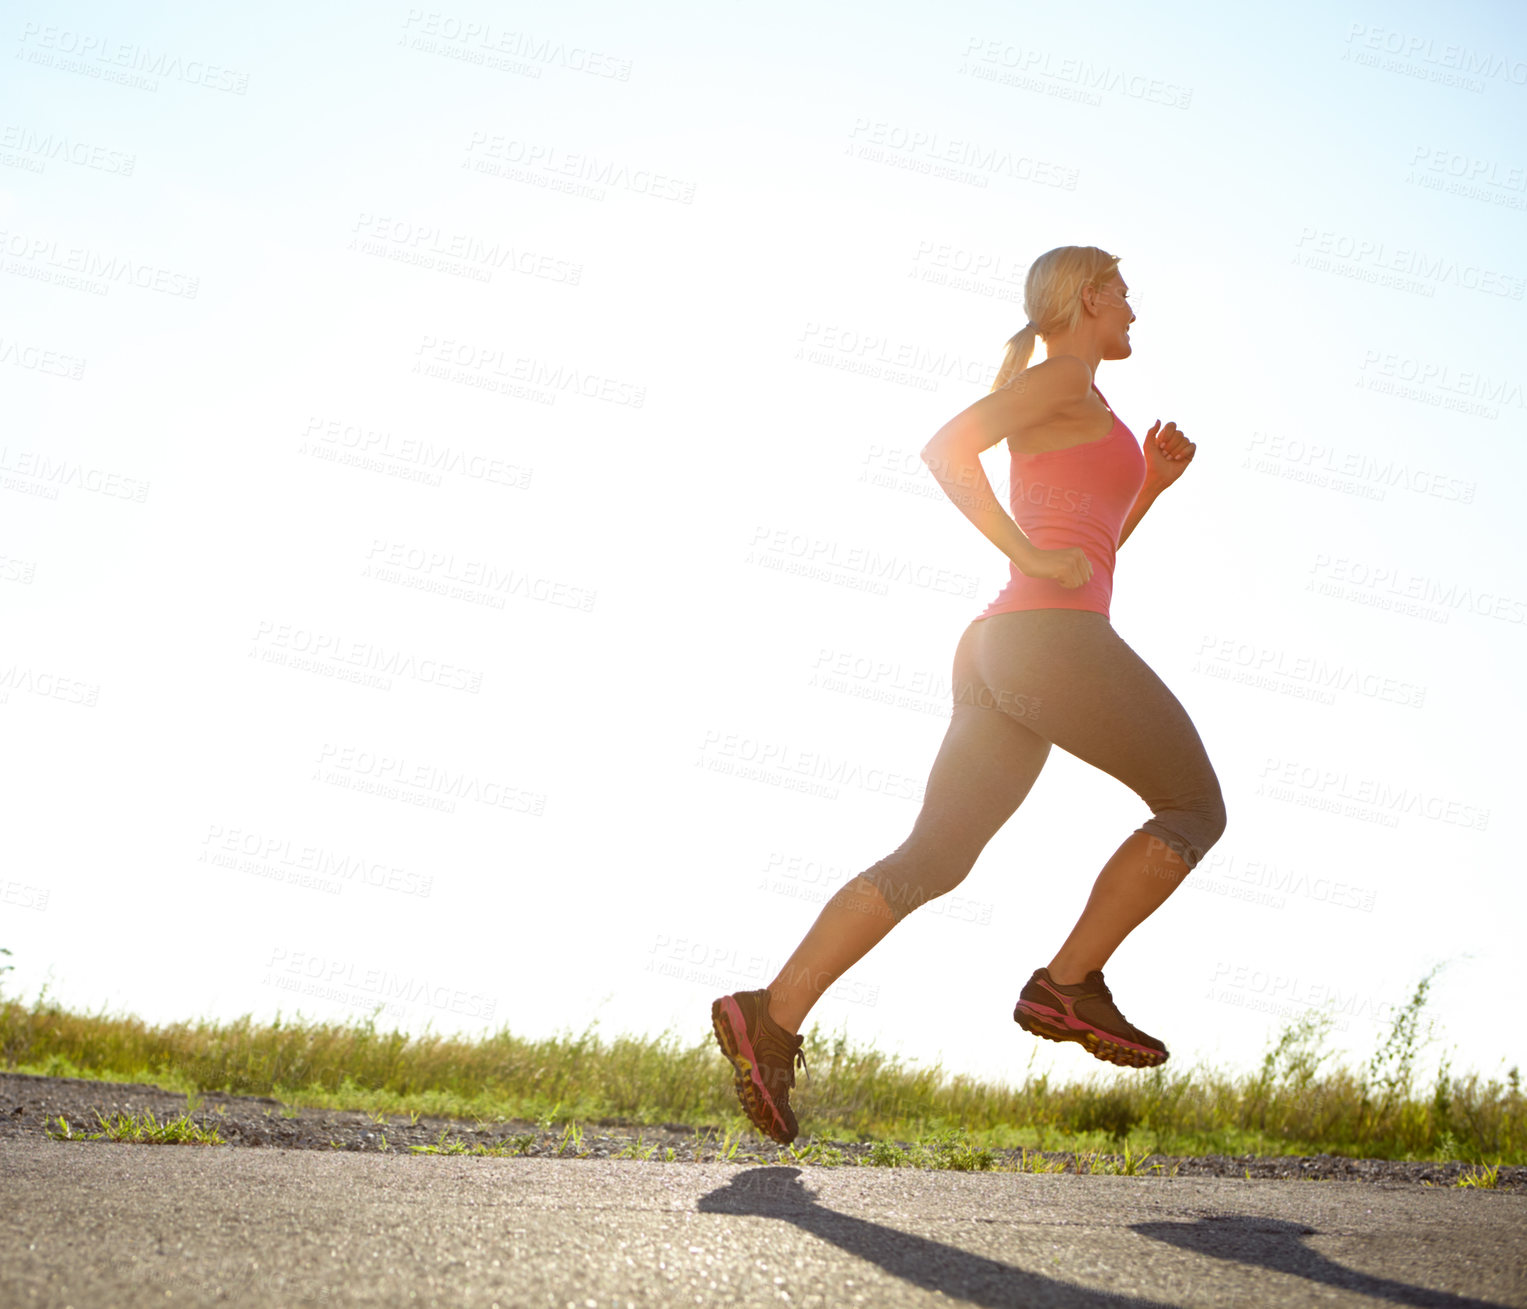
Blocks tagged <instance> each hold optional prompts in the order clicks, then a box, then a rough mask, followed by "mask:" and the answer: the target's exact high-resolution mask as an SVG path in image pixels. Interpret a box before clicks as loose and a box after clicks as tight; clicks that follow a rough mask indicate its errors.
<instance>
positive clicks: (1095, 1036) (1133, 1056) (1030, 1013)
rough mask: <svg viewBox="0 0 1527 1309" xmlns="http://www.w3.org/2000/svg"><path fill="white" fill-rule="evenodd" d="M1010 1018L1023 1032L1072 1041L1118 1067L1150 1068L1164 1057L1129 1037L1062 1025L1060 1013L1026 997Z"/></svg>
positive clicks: (1165, 1058) (1063, 1021) (1165, 1057)
mask: <svg viewBox="0 0 1527 1309" xmlns="http://www.w3.org/2000/svg"><path fill="white" fill-rule="evenodd" d="M1013 1021H1014V1022H1015V1023H1017V1024H1018V1026H1019V1027H1021V1028H1023V1030H1024V1031H1025V1032H1031V1033H1032V1034H1033V1035H1035V1036H1042V1037H1044V1038H1045V1040H1047V1041H1075V1042H1076V1043H1077V1044H1078V1045H1080V1046H1081V1047H1082V1048H1083V1049H1084V1050H1086V1051H1087V1053H1088V1054H1090V1055H1092V1056H1093V1057H1094V1058H1097V1059H1102V1060H1104V1061H1105V1062H1107V1063H1110V1064H1118V1065H1119V1066H1120V1067H1121V1068H1154V1067H1156V1065H1158V1064H1164V1063H1165V1062H1166V1061H1167V1052H1166V1051H1165V1050H1153V1049H1151V1048H1150V1047H1149V1046H1145V1045H1136V1044H1135V1043H1134V1042H1133V1041H1125V1040H1123V1039H1122V1038H1119V1037H1113V1036H1109V1035H1108V1034H1107V1033H1105V1032H1100V1031H1098V1030H1097V1029H1096V1028H1094V1027H1082V1028H1076V1027H1068V1026H1065V1021H1066V1018H1065V1015H1064V1014H1059V1013H1056V1012H1055V1010H1053V1009H1046V1008H1045V1007H1044V1006H1042V1005H1036V1004H1033V1003H1032V1002H1030V1001H1028V1000H1020V1001H1018V1005H1017V1007H1016V1008H1015V1009H1014V1010H1013Z"/></svg>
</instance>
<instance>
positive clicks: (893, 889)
mask: <svg viewBox="0 0 1527 1309" xmlns="http://www.w3.org/2000/svg"><path fill="white" fill-rule="evenodd" d="M988 621H990V620H989V619H981V620H978V621H977V622H975V623H973V624H972V625H971V626H970V627H968V628H967V629H966V631H965V634H964V635H963V636H962V637H961V639H960V643H959V646H958V647H957V649H956V651H955V658H954V677H953V683H954V686H953V693H954V700H955V705H954V714H953V716H952V717H951V718H950V720H949V727H948V730H947V731H946V732H945V733H944V740H943V744H942V745H940V747H939V751H938V755H937V756H936V757H935V759H934V761H933V767H932V769H931V770H930V772H929V775H928V785H927V788H926V789H925V791H924V793H923V804H922V809H921V811H920V812H919V813H918V816H917V821H916V823H915V824H914V826H913V828H912V833H911V835H910V836H908V837H907V839H906V840H905V841H904V842H902V844H901V845H900V846H899V847H898V848H897V849H896V850H894V851H893V852H892V853H891V854H889V855H887V856H886V857H885V858H884V859H882V860H880V862H879V863H877V864H875V865H873V866H872V867H871V868H869V869H867V870H865V871H864V872H863V873H860V874H859V876H857V877H855V878H854V879H853V880H851V881H850V882H848V883H847V884H846V885H844V886H843V887H841V888H840V889H839V890H838V893H837V894H836V895H834V896H833V897H832V899H831V900H829V901H828V902H827V903H826V904H825V905H824V906H823V907H822V912H821V913H820V914H819V915H818V917H817V920H816V922H815V923H813V924H812V926H811V929H810V930H809V931H808V932H807V933H806V936H805V938H804V939H803V940H802V941H801V943H800V945H798V946H797V947H796V949H795V953H794V954H792V955H791V956H790V958H789V959H788V960H787V961H786V963H785V966H784V967H783V968H781V969H780V972H779V976H778V977H776V978H775V979H774V980H773V981H772V982H771V983H770V984H769V1016H770V1017H771V1018H773V1019H774V1021H775V1022H776V1023H778V1024H779V1025H780V1026H781V1027H783V1028H784V1029H785V1030H786V1031H787V1032H790V1033H792V1034H793V1033H796V1032H798V1031H799V1030H800V1026H801V1023H802V1021H803V1020H804V1019H805V1017H806V1015H807V1013H808V1012H810V1010H811V1008H812V1006H813V1005H815V1004H816V1002H817V1001H818V1000H819V999H821V997H822V995H823V993H824V992H825V991H826V990H827V988H828V987H830V986H831V985H832V984H833V983H834V982H835V981H837V979H838V978H839V977H841V976H842V975H843V974H844V973H845V972H847V971H848V969H849V968H851V967H852V966H853V965H854V964H855V963H857V962H858V961H859V960H860V959H862V958H863V957H864V956H865V955H866V954H868V953H869V951H870V950H871V949H872V948H873V947H874V946H876V945H877V944H878V943H879V942H880V941H881V940H882V939H884V937H885V936H886V935H887V934H888V933H889V932H890V930H891V928H893V927H894V926H895V925H896V924H897V923H898V922H900V921H901V920H902V919H903V918H904V917H906V915H907V914H908V913H909V912H911V910H913V909H915V908H916V907H917V906H918V905H920V904H924V903H926V902H927V901H928V900H931V899H933V898H934V897H936V896H939V895H943V894H944V893H945V892H947V891H949V890H951V889H953V888H954V887H955V886H957V885H959V883H960V882H961V881H963V880H964V878H965V875H966V874H967V873H968V872H969V871H970V870H971V868H972V867H973V866H974V865H975V862H976V858H977V857H978V856H979V855H980V853H981V851H982V850H983V849H985V848H986V844H987V842H988V841H990V840H991V838H992V837H993V836H994V835H995V834H996V832H997V830H998V829H999V828H1000V827H1001V826H1002V825H1003V824H1004V823H1005V822H1007V820H1008V819H1009V818H1010V817H1012V814H1013V811H1014V810H1015V809H1017V808H1018V806H1019V805H1020V804H1022V803H1023V799H1024V797H1025V796H1026V795H1028V793H1029V790H1030V789H1031V788H1032V787H1033V785H1034V781H1035V779H1036V778H1037V777H1038V776H1039V771H1040V769H1041V768H1042V767H1043V766H1044V761H1045V759H1046V757H1047V756H1048V755H1049V753H1050V745H1049V742H1047V741H1045V740H1042V739H1041V738H1040V737H1038V736H1036V735H1035V734H1034V733H1033V732H1031V731H1030V730H1029V729H1028V728H1027V727H1025V726H1024V725H1023V723H1022V722H1021V721H1020V720H1019V719H1018V717H1016V716H1014V715H1013V714H1010V713H1004V712H1003V710H1002V708H1001V707H1000V704H1001V703H1002V702H1003V701H1002V698H1000V697H997V696H995V695H992V694H990V693H988V692H987V691H986V688H984V687H982V686H980V685H979V684H974V685H973V683H972V678H973V665H972V662H971V657H970V655H971V645H972V641H973V639H974V629H975V628H977V627H979V626H980V625H981V623H983V622H988ZM1008 702H1009V703H1011V698H1009V699H1008Z"/></svg>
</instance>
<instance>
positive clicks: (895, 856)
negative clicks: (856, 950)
mask: <svg viewBox="0 0 1527 1309" xmlns="http://www.w3.org/2000/svg"><path fill="white" fill-rule="evenodd" d="M951 681H952V688H951V689H952V692H953V698H954V713H953V716H952V718H951V719H950V722H949V728H948V730H947V732H946V733H945V734H944V741H943V744H942V745H941V746H940V747H939V752H938V755H937V757H936V758H935V759H934V761H933V768H932V771H931V772H930V773H929V776H928V785H927V787H926V789H925V790H924V793H923V805H922V811H921V812H920V813H919V814H918V817H917V822H916V824H915V825H914V827H913V829H912V834H911V835H910V836H909V837H907V839H906V840H905V841H904V842H903V843H902V844H901V846H900V847H898V848H897V849H896V850H895V851H893V852H892V853H891V854H889V855H887V856H886V857H885V858H884V859H882V860H881V861H880V862H879V863H877V864H875V865H874V866H873V867H871V868H869V869H867V870H866V871H865V872H864V873H862V874H861V876H862V877H864V878H866V879H867V880H869V881H871V882H873V883H874V884H875V886H876V888H877V889H878V890H879V892H880V894H881V897H882V898H883V899H884V900H885V902H886V904H887V906H888V907H889V908H890V910H891V912H892V914H893V915H894V916H895V918H896V919H897V920H898V921H899V920H900V919H901V918H903V917H905V916H906V914H908V913H910V912H911V911H912V910H913V909H916V908H917V907H918V906H919V905H921V904H924V903H926V902H927V901H929V900H931V899H933V898H934V897H935V896H940V895H943V894H945V893H946V892H948V891H950V890H953V888H954V887H956V886H958V885H959V884H960V883H961V882H962V881H964V879H965V875H966V874H967V873H969V872H970V870H971V868H972V867H974V865H975V862H976V858H977V856H978V855H980V853H981V851H982V850H983V849H985V848H986V843H987V842H988V841H990V840H991V838H992V837H993V836H995V835H996V833H997V830H998V829H999V828H1000V827H1001V826H1002V825H1003V824H1004V823H1005V822H1007V820H1008V819H1009V818H1010V817H1012V815H1013V811H1014V810H1016V809H1017V808H1018V806H1019V805H1020V804H1022V803H1023V799H1024V797H1025V796H1026V795H1028V793H1029V790H1030V788H1031V787H1032V786H1033V785H1034V782H1035V780H1036V779H1037V778H1038V776H1039V770H1040V769H1041V768H1042V767H1044V762H1045V760H1046V759H1047V758H1048V757H1049V754H1050V747H1051V746H1052V745H1058V746H1060V748H1061V749H1062V750H1065V751H1067V752H1068V753H1070V754H1073V755H1075V756H1076V757H1077V758H1078V759H1081V760H1083V761H1085V762H1086V763H1089V764H1092V765H1093V766H1094V767H1095V768H1100V769H1102V770H1103V771H1104V772H1105V773H1108V774H1109V775H1110V776H1112V777H1115V778H1117V779H1118V780H1119V781H1121V782H1123V783H1124V785H1125V786H1127V787H1129V789H1130V790H1132V791H1133V792H1135V794H1136V795H1138V796H1139V797H1140V798H1141V799H1142V800H1144V801H1145V803H1146V804H1147V805H1149V806H1150V810H1151V817H1150V818H1149V819H1147V820H1146V821H1145V822H1144V823H1142V824H1141V825H1140V826H1139V827H1137V828H1136V829H1135V830H1136V831H1137V832H1144V833H1146V834H1147V835H1149V836H1152V837H1155V838H1156V841H1155V842H1153V843H1152V851H1153V853H1152V854H1150V855H1148V857H1150V858H1159V859H1161V860H1162V861H1163V863H1164V864H1170V865H1173V866H1175V867H1177V868H1178V869H1179V870H1181V868H1182V865H1183V864H1186V865H1187V867H1188V868H1189V869H1191V868H1192V867H1194V866H1195V865H1196V864H1197V863H1198V861H1199V860H1200V859H1202V858H1203V856H1204V854H1205V852H1206V851H1207V850H1208V849H1209V847H1210V846H1212V845H1213V844H1214V843H1215V842H1216V841H1217V840H1219V838H1220V836H1221V834H1222V833H1223V832H1224V830H1225V802H1224V798H1223V797H1222V796H1221V794H1220V787H1219V779H1218V778H1217V777H1216V776H1215V774H1214V768H1213V767H1212V765H1211V764H1210V763H1209V757H1208V755H1207V754H1206V753H1205V751H1204V744H1203V742H1202V741H1201V740H1200V739H1199V736H1198V730H1197V729H1196V728H1195V727H1194V726H1193V721H1192V719H1190V718H1189V717H1188V714H1187V711H1186V710H1185V709H1184V708H1183V707H1182V705H1181V703H1180V702H1179V701H1178V699H1177V697H1176V696H1174V695H1173V694H1172V693H1171V691H1169V690H1168V689H1167V687H1166V684H1165V683H1164V682H1162V680H1161V679H1160V678H1159V677H1157V676H1156V674H1155V673H1154V672H1152V671H1151V669H1150V667H1149V666H1148V665H1147V664H1146V662H1145V661H1144V660H1143V659H1141V658H1140V656H1139V655H1137V654H1136V653H1135V652H1134V651H1133V650H1132V649H1130V647H1129V646H1128V645H1126V644H1125V642H1124V640H1123V638H1122V637H1120V636H1119V634H1118V633H1117V632H1116V631H1114V629H1113V624H1112V623H1111V622H1110V621H1109V619H1108V617H1107V615H1105V614H1100V613H1096V612H1094V611H1092V610H1089V609H1024V610H1019V611H1017V612H1014V613H998V614H992V615H990V616H989V617H986V618H978V619H976V620H974V621H973V622H972V623H971V624H970V625H969V626H968V627H967V628H966V629H965V632H964V634H963V635H962V636H961V637H960V641H959V645H958V646H957V647H956V649H955V653H954V670H953V676H952V678H951Z"/></svg>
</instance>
